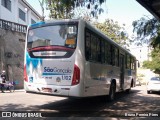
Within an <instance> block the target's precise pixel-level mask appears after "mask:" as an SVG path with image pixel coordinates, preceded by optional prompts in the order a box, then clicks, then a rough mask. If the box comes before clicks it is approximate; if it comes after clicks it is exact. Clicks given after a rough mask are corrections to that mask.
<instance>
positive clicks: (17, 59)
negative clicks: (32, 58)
mask: <svg viewBox="0 0 160 120" xmlns="http://www.w3.org/2000/svg"><path fill="white" fill-rule="evenodd" d="M41 19H42V17H41V15H39V13H38V12H36V10H35V9H34V8H33V7H32V6H31V5H29V3H28V2H27V1H26V0H0V73H1V71H3V70H4V71H5V74H6V77H7V81H8V82H13V81H14V82H16V89H22V88H23V67H24V66H23V64H24V47H25V38H26V30H27V25H29V24H32V23H35V22H38V21H40V20H41Z"/></svg>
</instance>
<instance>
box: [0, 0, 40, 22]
mask: <svg viewBox="0 0 160 120" xmlns="http://www.w3.org/2000/svg"><path fill="white" fill-rule="evenodd" d="M0 19H3V20H6V21H10V22H14V23H18V24H23V25H29V24H33V23H35V22H37V21H40V20H41V19H42V17H41V15H40V14H39V13H38V12H37V11H36V10H35V9H34V8H33V7H32V6H31V5H30V4H29V3H28V2H27V1H26V0H0Z"/></svg>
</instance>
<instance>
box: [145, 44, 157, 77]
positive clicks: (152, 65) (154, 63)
mask: <svg viewBox="0 0 160 120" xmlns="http://www.w3.org/2000/svg"><path fill="white" fill-rule="evenodd" d="M151 57H152V61H144V62H143V67H145V68H148V69H151V70H153V71H154V72H155V73H157V74H159V75H160V49H159V48H158V47H156V48H154V50H153V51H152V52H151Z"/></svg>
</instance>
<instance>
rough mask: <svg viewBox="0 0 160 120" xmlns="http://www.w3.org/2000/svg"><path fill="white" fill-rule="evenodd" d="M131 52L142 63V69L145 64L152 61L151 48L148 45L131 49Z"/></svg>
mask: <svg viewBox="0 0 160 120" xmlns="http://www.w3.org/2000/svg"><path fill="white" fill-rule="evenodd" d="M129 49H130V52H131V53H132V54H133V55H134V56H135V57H136V59H137V60H138V61H139V62H140V65H141V67H142V65H143V62H144V61H147V60H151V57H150V55H151V51H152V49H151V47H150V46H148V45H144V46H135V47H131V48H129Z"/></svg>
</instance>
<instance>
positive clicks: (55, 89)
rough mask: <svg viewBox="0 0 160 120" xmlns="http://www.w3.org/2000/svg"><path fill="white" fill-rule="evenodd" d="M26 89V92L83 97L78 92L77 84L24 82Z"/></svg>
mask: <svg viewBox="0 0 160 120" xmlns="http://www.w3.org/2000/svg"><path fill="white" fill-rule="evenodd" d="M24 89H25V91H26V92H31V93H40V94H47V95H55V96H67V97H69V96H70V97H82V96H81V95H80V94H78V93H77V92H78V91H77V90H76V89H77V87H75V86H58V85H44V84H29V83H27V82H24Z"/></svg>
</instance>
